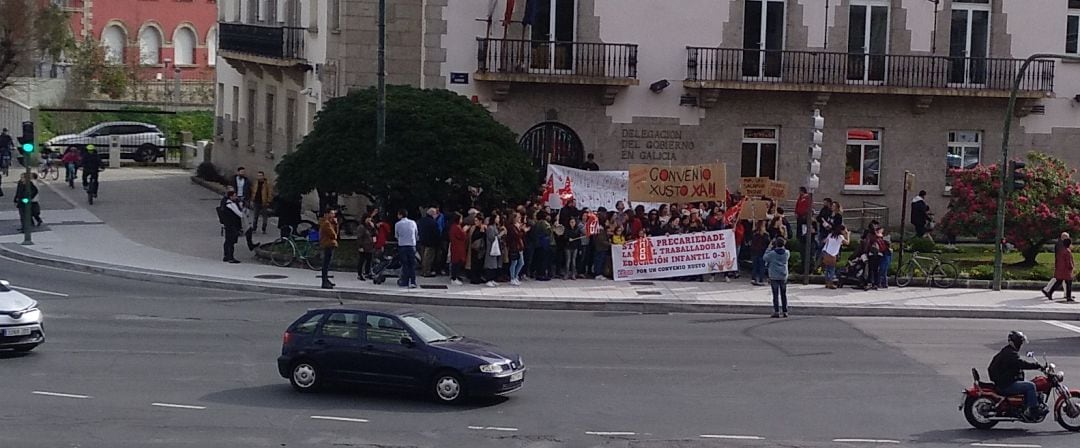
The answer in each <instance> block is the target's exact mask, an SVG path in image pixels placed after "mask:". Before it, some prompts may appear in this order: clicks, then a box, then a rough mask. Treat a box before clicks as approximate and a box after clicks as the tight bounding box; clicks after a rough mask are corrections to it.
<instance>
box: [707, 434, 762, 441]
mask: <svg viewBox="0 0 1080 448" xmlns="http://www.w3.org/2000/svg"><path fill="white" fill-rule="evenodd" d="M698 437H701V438H702V439H726V440H765V438H764V437H760V436H732V435H726V434H702V435H700V436H698Z"/></svg>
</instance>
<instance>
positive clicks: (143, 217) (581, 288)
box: [0, 168, 1080, 320]
mask: <svg viewBox="0 0 1080 448" xmlns="http://www.w3.org/2000/svg"><path fill="white" fill-rule="evenodd" d="M124 170H125V171H126V170H129V169H128V168H125V169H124ZM130 170H138V169H135V168H132V169H130ZM113 173H115V176H114V177H112V178H111V179H105V178H103V179H102V188H103V189H102V197H101V199H100V201H96V202H95V204H94V205H93V206H90V207H92V208H91V209H90V210H86V209H85V208H84V207H85V206H84V204H83V203H79V202H78V200H77V198H80V197H81V190H79V189H75V190H68V189H67V186H66V185H64V184H63V183H61V182H55V183H47V184H45V185H41V189H42V192H43V207H44V208H45V212H44V213H43V214H44V216H45V219H46V221H47V224H46V226H43V227H41V228H37V229H35V230H36V231H35V233H34V235H33V238H34V245H32V246H22V245H20V244H19V242H21V241H22V236H21V234H12V233H11V232H12V231H13V229H7V228H6V226H9V225H10V224H5V222H4V221H6V219H5V217H6V216H7V214H9V213H15V212H14V211H13V210H10V209H9V208H8V207H5V209H3V210H0V227H2V229H0V230H2V231H0V235H2V236H0V255H3V256H5V257H9V258H13V259H16V260H20V261H25V262H30V263H37V264H43V265H49V266H55V267H63V268H68V269H76V270H82V271H87V272H94V273H99V274H104V275H111V276H118V277H124V278H130V279H138V280H147V281H155V282H164V283H173V284H182V285H190V286H200V287H212V288H221V289H234V290H237V291H258V292H269V293H279V294H288V295H302V296H313V297H327V298H337V299H339V300H342V301H344V300H364V301H381V302H400V303H413V304H422V305H456V306H478V307H499V308H523V309H565V310H595V311H629V312H643V313H666V312H714V313H750V314H768V313H770V312H771V295H770V292H769V288H767V287H755V286H751V285H750V284H749V281H748V280H746V279H745V278H744V279H740V280H735V281H733V282H731V283H723V282H719V283H701V282H666V281H655V282H653V281H649V282H612V281H593V280H577V281H562V280H553V281H550V282H535V281H532V282H526V283H525V284H524V285H523V286H520V287H513V286H509V285H500V286H499V287H497V288H488V287H485V286H482V285H480V286H449V287H448V286H447V284H448V282H447V281H446V278H445V277H443V278H432V279H425V278H421V279H420V283H421V289H416V290H407V289H402V288H398V287H396V286H395V285H394V281H393V279H390V280H388V281H387V283H386V284H383V285H373V284H372V283H371V282H361V281H358V280H356V278H355V276H354V275H353V274H351V273H347V272H337V273H336V275H337V278H335V279H334V281H335V283H337V285H338V286H337V288H336V289H334V290H322V289H319V288H318V286H319V284H320V280H319V278H318V272H315V271H311V270H306V269H293V268H278V267H275V266H270V265H265V264H261V263H259V262H257V261H254V260H253V258H252V255H251V253H250V252H248V251H247V250H246V248H244V247H242V246H243V243H241V244H239V245H238V248H237V253H238V254H241V253H243V254H244V256H243V257H242V258H241V259H242V260H243V261H245V262H244V263H242V264H235V265H234V264H227V263H222V262H221V261H220V257H221V242H222V239H221V237H220V236H219V233H218V231H217V230H218V229H217V228H218V226H217V223H216V221H215V220H214V215H213V207H214V203H213V202H212V201H214V200H215V198H214V197H213V196H214V195H213V194H212V193H209V192H206V190H203V189H201V187H197V186H193V185H191V184H190V181H188V180H187V177H186V176H187V175H188V173H184V172H175V173H162V172H159V173H151V174H153V175H141V174H140V173H138V172H136V171H131V172H125V173H118V172H115V171H114V172H113ZM183 182H187V183H186V184H184V183H183ZM162 186H170V187H171V189H174V190H177V191H167V190H169V189H170V188H162ZM155 188H156V189H155ZM132 189H134V191H132ZM200 190H201V192H200ZM49 191H51V194H50V196H55V197H52V198H50V199H49V200H50V201H52V200H55V201H57V202H58V204H52V205H51V206H47V204H48V202H45V200H46V197H45V196H44V193H45V192H49ZM147 192H154V193H156V194H162V193H166V192H167V193H170V194H169V195H168V197H165V198H155V201H160V202H155V203H153V204H147V203H146V202H145V201H146V197H145V196H144V195H145V194H146V193H147ZM83 199H84V198H83ZM99 204H101V208H100V209H99V208H98V207H99ZM155 204H156V205H155ZM161 204H168V206H167V207H162V206H160V205H161ZM65 207H71V208H67V209H65ZM170 210H171V211H170ZM788 296H789V300H790V307H791V312H792V314H793V315H830V316H907V317H964V318H1009V319H1054V320H1080V305H1072V304H1066V303H1063V302H1061V301H1058V302H1050V301H1047V300H1046V299H1045V298H1043V297H1042V295H1041V294H1040V293H1039V292H1038V291H1022V290H1006V291H1000V292H994V291H988V290H985V289H931V288H925V287H908V288H896V287H893V288H889V289H886V290H878V291H873V292H863V291H853V290H851V289H841V290H827V289H825V288H823V287H822V286H821V285H809V286H803V285H801V284H793V285H789V287H788Z"/></svg>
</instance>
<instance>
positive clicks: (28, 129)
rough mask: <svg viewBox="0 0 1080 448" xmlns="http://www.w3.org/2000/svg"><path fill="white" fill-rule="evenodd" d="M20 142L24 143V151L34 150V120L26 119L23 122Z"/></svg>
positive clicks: (30, 151)
mask: <svg viewBox="0 0 1080 448" xmlns="http://www.w3.org/2000/svg"><path fill="white" fill-rule="evenodd" d="M19 143H21V144H22V148H21V149H22V151H23V152H24V153H27V154H29V153H32V152H34V122H33V121H24V122H22V136H20V137H19Z"/></svg>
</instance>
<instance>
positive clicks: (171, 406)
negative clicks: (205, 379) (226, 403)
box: [150, 403, 206, 410]
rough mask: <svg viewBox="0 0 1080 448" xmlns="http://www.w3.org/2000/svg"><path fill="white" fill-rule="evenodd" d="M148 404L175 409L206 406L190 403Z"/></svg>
mask: <svg viewBox="0 0 1080 448" xmlns="http://www.w3.org/2000/svg"><path fill="white" fill-rule="evenodd" d="M150 406H157V407H160V408H176V409H196V410H203V409H206V406H192V405H190V404H172V403H150Z"/></svg>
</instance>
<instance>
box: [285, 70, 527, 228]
mask: <svg viewBox="0 0 1080 448" xmlns="http://www.w3.org/2000/svg"><path fill="white" fill-rule="evenodd" d="M375 100H376V92H375V89H367V90H361V91H354V92H351V93H350V94H349V95H347V96H344V97H340V98H335V99H333V100H330V101H329V102H328V103H327V104H326V107H325V108H324V109H323V110H322V111H321V112H319V114H318V115H317V117H316V121H315V129H314V130H312V131H311V133H309V134H308V135H307V136H306V137H304V140H303V142H301V143H300V146H299V149H298V150H297V151H296V152H294V153H292V154H289V155H287V156H285V158H284V159H283V160H282V161H281V163H279V164H278V166H277V173H278V181H277V182H278V189H279V190H280V191H281V192H282V193H285V194H300V193H307V192H310V191H312V190H316V189H317V190H319V191H322V192H336V193H359V194H363V195H366V196H369V197H371V198H373V199H375V200H376V201H377V202H380V203H383V204H386V205H387V206H392V207H410V210H411V209H413V208H411V207H417V206H421V205H429V204H440V205H443V206H444V207H454V208H457V207H464V206H466V205H468V203H469V202H470V195H469V188H470V187H478V188H481V189H483V192H482V193H481V194H480V196H479V201H480V202H481V203H482V204H485V205H495V204H499V203H501V202H502V201H515V200H522V199H524V198H525V197H526V195H527V194H528V193H529V192H530V191H531V190H532V189H533V188H535V186H536V181H537V179H536V172H535V171H534V170H533V168H532V165H531V163H530V162H529V160H528V158H527V157H526V156H525V154H524V152H522V151H521V150H520V149H519V148H518V145H517V142H516V139H515V136H514V134H513V132H511V131H510V129H508V128H507V127H506V126H504V125H502V124H501V123H499V122H497V121H495V119H494V118H493V117H492V116H491V114H490V113H489V112H488V111H487V110H486V109H484V108H483V107H481V106H479V105H476V104H473V103H472V102H471V101H469V100H468V99H467V98H465V97H463V96H461V95H458V94H456V93H453V92H450V91H448V90H431V89H428V90H421V89H416V88H412V87H405V86H390V87H388V88H387V121H386V135H387V138H386V146H385V148H383V150H382V151H381V152H380V153H379V154H378V155H376V152H375Z"/></svg>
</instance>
